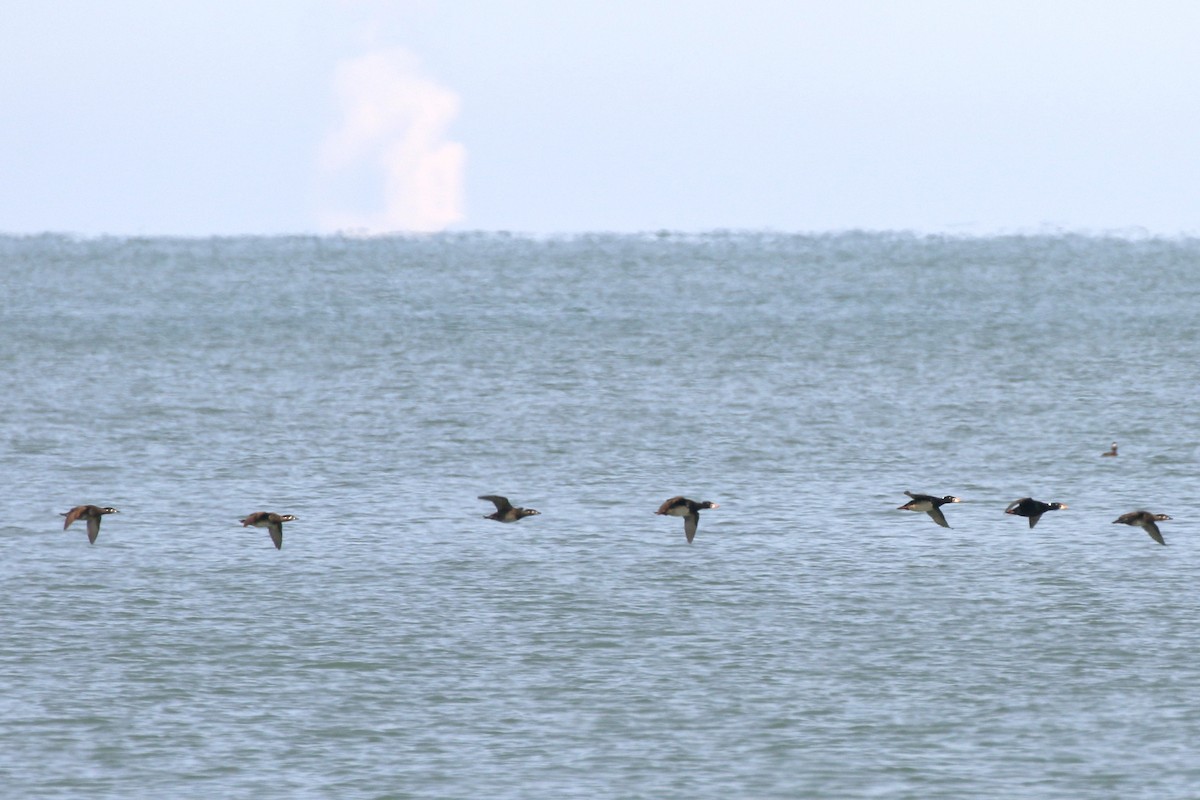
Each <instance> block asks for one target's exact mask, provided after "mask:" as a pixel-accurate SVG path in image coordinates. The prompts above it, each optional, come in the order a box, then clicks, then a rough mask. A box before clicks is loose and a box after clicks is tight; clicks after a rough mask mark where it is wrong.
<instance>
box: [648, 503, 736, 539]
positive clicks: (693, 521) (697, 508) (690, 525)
mask: <svg viewBox="0 0 1200 800" xmlns="http://www.w3.org/2000/svg"><path fill="white" fill-rule="evenodd" d="M720 507H721V506H720V505H718V504H717V503H714V502H712V501H711V500H704V501H703V502H699V503H697V502H696V501H695V500H688V499H687V498H686V497H682V496H680V497H672V498H671V499H670V500H667V501H666V502H665V503H663V504H662V505H661V506H659V507H658V511H655V512H654V513H655V514H664V515H666V516H669V517H683V533H684V535H685V536H687V540H688V543H689V544H690V543H691V541H692V539H695V538H696V527H697V526H698V525H699V524H700V512H701V511H703V510H704V509H706V508H720Z"/></svg>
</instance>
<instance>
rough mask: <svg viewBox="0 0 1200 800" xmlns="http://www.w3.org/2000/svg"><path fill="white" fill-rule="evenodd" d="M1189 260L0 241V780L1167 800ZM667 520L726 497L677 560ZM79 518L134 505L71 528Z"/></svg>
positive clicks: (1042, 253)
mask: <svg viewBox="0 0 1200 800" xmlns="http://www.w3.org/2000/svg"><path fill="white" fill-rule="evenodd" d="M1197 275H1200V242H1197V241H1195V240H1132V241H1131V240H1122V239H1108V238H1087V237H1077V236H1046V237H1008V238H993V239H946V238H918V237H911V236H895V235H873V234H845V235H837V236H824V237H804V236H769V235H734V234H712V235H707V236H678V235H667V234H663V235H658V236H646V237H628V236H625V237H622V236H594V237H577V238H569V239H551V240H535V239H522V238H518V237H506V236H490V235H489V236H482V235H480V236H472V235H462V236H446V237H432V238H412V239H401V238H397V239H375V240H342V239H308V238H297V239H222V240H212V241H206V240H166V239H149V240H145V239H97V240H82V241H81V240H72V239H66V238H58V237H37V238H0V276H2V280H3V285H2V287H0V288H2V289H3V297H2V298H0V388H2V390H3V391H2V393H0V410H2V412H3V413H2V414H0V474H2V475H3V477H4V492H3V496H2V498H0V504H2V507H3V518H2V519H0V585H2V591H0V688H2V691H0V795H4V796H11V797H21V798H51V797H53V798H58V797H62V798H67V797H89V798H129V797H180V798H186V797H196V798H199V797H205V798H207V797H231V798H232V797H256V798H263V797H289V798H293V797H314V798H315V797H339V798H385V797H391V798H457V797H462V798H484V797H486V798H514V799H515V798H606V797H611V798H689V799H691V798H730V797H756V798H768V797H778V798H785V797H786V798H793V797H845V798H851V797H861V798H866V797H872V798H876V797H887V798H922V799H923V800H924V799H925V798H963V797H996V798H1001V797H1004V798H1009V797H1018V796H1020V797H1061V798H1112V797H1121V798H1171V797H1177V798H1185V797H1194V796H1196V795H1197V793H1200V759H1197V757H1196V743H1197V742H1198V741H1200V659H1198V658H1197V654H1198V651H1200V629H1198V627H1197V623H1196V620H1197V619H1198V618H1200V588H1198V587H1200V537H1198V536H1197V527H1196V520H1197V519H1200V481H1198V480H1197V473H1198V466H1200V465H1198V461H1200V447H1198V445H1200V438H1198V433H1197V431H1200V413H1198V411H1197V397H1198V396H1200V393H1198V391H1197V389H1198V386H1197V384H1198V381H1197V378H1198V377H1200V376H1198V374H1197V373H1198V369H1200V367H1198V365H1200V313H1198V312H1200V281H1198V280H1197V279H1196V276H1197ZM1114 439H1115V440H1117V441H1118V442H1119V446H1120V456H1118V457H1117V458H1115V459H1112V458H1101V457H1100V455H1099V454H1100V453H1101V452H1102V451H1103V450H1105V449H1107V448H1108V445H1109V443H1110V442H1111V441H1112V440H1114ZM905 489H911V490H913V491H918V492H929V493H934V494H938V495H941V494H955V495H959V496H961V497H962V498H963V500H964V502H963V503H961V504H957V505H953V506H947V507H946V516H947V518H948V519H949V521H950V525H952V526H953V527H952V528H951V529H944V528H940V527H937V526H936V525H934V524H933V522H932V521H931V520H930V519H929V518H928V517H927V516H925V515H924V514H913V513H908V512H903V511H898V510H896V506H898V505H900V504H901V503H902V502H904V501H905V500H906V499H907V498H905V497H904V495H903V491H904V490H905ZM491 493H498V494H504V495H508V496H509V497H511V498H512V499H513V501H514V502H516V503H518V504H520V505H526V506H531V507H534V508H537V509H540V510H541V512H542V514H541V516H538V517H533V518H531V519H526V520H524V521H522V522H521V523H519V524H516V525H500V524H497V523H495V522H492V521H490V520H485V519H483V518H482V516H483V515H484V514H487V513H490V512H491V510H492V508H491V507H490V505H489V504H487V503H485V502H483V501H479V500H477V499H476V496H477V495H481V494H491ZM676 494H685V495H687V496H689V497H692V498H695V499H697V500H703V499H708V500H713V501H717V502H719V503H720V508H719V509H714V510H710V511H706V512H703V515H702V519H701V523H700V530H699V534H698V535H697V537H696V540H695V542H694V543H693V544H691V545H688V544H687V543H686V541H685V540H684V537H683V531H682V527H683V526H682V522H681V521H680V520H679V519H677V518H671V517H659V516H655V515H654V514H653V511H654V509H656V508H657V507H658V505H659V503H661V502H662V501H663V500H664V499H666V498H667V497H670V496H672V495H676ZM1024 495H1032V496H1034V497H1036V498H1038V499H1041V500H1045V501H1052V500H1057V501H1061V502H1064V503H1068V504H1069V506H1070V508H1069V509H1068V510H1065V511H1056V512H1051V513H1048V514H1046V516H1045V517H1044V518H1043V519H1042V521H1041V522H1040V523H1039V525H1038V526H1037V528H1035V529H1033V530H1030V529H1029V528H1028V526H1027V524H1026V522H1025V521H1024V520H1022V519H1019V518H1016V517H1012V516H1006V515H1005V514H1004V513H1003V509H1004V507H1005V506H1006V505H1007V504H1008V502H1009V501H1011V500H1013V499H1015V498H1018V497H1021V496H1024ZM81 503H95V504H99V505H113V506H116V507H117V508H119V509H120V510H121V513H120V514H119V515H115V516H109V517H106V518H105V520H104V523H103V526H102V529H101V534H100V537H99V539H98V540H97V542H96V544H95V545H89V544H88V542H87V537H86V534H85V532H84V531H83V530H82V529H81V528H82V526H81V525H80V524H76V526H74V527H72V528H71V529H70V530H69V531H67V532H65V533H64V532H63V531H62V524H61V523H62V519H61V518H60V517H59V516H58V515H59V513H60V512H63V511H66V510H67V509H68V508H70V507H71V506H74V505H77V504H81ZM1139 508H1148V509H1150V510H1152V511H1158V512H1162V513H1167V514H1170V515H1171V516H1172V517H1174V519H1173V520H1172V521H1170V522H1166V523H1164V524H1163V526H1162V527H1163V533H1164V536H1165V537H1166V540H1167V544H1168V546H1167V547H1161V546H1159V545H1157V544H1155V543H1154V542H1153V541H1151V540H1150V538H1149V537H1148V536H1146V535H1145V534H1144V533H1143V532H1142V531H1140V530H1138V529H1134V528H1128V527H1126V526H1121V525H1112V524H1110V523H1111V522H1112V520H1113V519H1115V518H1116V517H1117V515H1119V514H1121V513H1124V512H1126V511H1132V510H1135V509H1139ZM256 510H268V511H276V512H279V513H293V514H296V515H297V516H298V517H300V520H299V521H298V522H294V523H288V524H287V525H286V526H285V540H284V547H283V549H282V550H280V551H276V550H275V549H274V548H273V547H272V546H271V543H270V540H269V539H268V537H267V534H266V532H265V531H261V530H256V529H252V528H246V529H243V528H242V527H241V526H240V525H239V524H238V522H237V520H238V519H239V518H241V517H243V516H245V515H246V514H247V513H249V512H251V511H256Z"/></svg>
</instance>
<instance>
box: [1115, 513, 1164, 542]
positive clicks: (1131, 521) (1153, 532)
mask: <svg viewBox="0 0 1200 800" xmlns="http://www.w3.org/2000/svg"><path fill="white" fill-rule="evenodd" d="M1168 519H1170V517H1168V516H1167V515H1166V514H1151V513H1150V512H1149V511H1130V512H1129V513H1128V514H1122V515H1121V516H1119V517H1117V518H1116V519H1114V520H1113V525H1116V524H1117V523H1118V522H1119V523H1121V524H1122V525H1131V526H1133V527H1135V528H1141V529H1142V530H1144V531H1145V532H1146V533H1148V534H1150V538H1151V539H1153V540H1154V541H1156V542H1158V543H1159V544H1163V545H1165V544H1166V542H1165V541H1164V540H1163V536H1162V533H1161V532H1160V531H1159V530H1158V525H1156V524H1155V523H1157V522H1163V521H1165V520H1168Z"/></svg>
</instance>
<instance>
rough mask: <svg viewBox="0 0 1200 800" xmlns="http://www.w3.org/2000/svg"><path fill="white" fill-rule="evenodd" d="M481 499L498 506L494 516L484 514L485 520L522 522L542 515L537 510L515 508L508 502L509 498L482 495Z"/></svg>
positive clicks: (496, 495)
mask: <svg viewBox="0 0 1200 800" xmlns="http://www.w3.org/2000/svg"><path fill="white" fill-rule="evenodd" d="M479 499H480V500H487V501H488V502H490V503H493V504H494V505H495V506H496V512H495V513H494V514H484V515H483V518H484V519H494V520H496V521H497V522H520V521H521V520H523V519H525V517H536V516H537V515H538V514H541V513H542V512H540V511H538V510H537V509H536V508H521V507H520V506H516V507H514V506H513V504H512V503H510V502H508V498H507V497H501V496H500V495H498V494H481V495H480V496H479Z"/></svg>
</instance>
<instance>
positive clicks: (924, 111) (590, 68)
mask: <svg viewBox="0 0 1200 800" xmlns="http://www.w3.org/2000/svg"><path fill="white" fill-rule="evenodd" d="M1198 36H1200V3H1188V2H1182V1H1175V2H1162V1H1161V0H1142V1H1140V2H1124V1H1123V0H1087V2H1083V1H1081V0H1032V1H1030V0H970V1H968V0H954V1H951V0H886V1H885V0H878V1H877V2H869V1H868V0H823V1H822V2H816V1H815V0H791V2H782V1H778V2H777V1H776V0H741V2H728V1H727V0H686V1H684V0H680V1H679V2H676V1H675V0H663V1H662V2H654V0H637V2H632V1H631V0H607V1H605V0H492V1H491V2H486V1H485V0H391V1H390V2H389V1H388V0H170V1H169V2H163V1H162V0H105V2H103V3H100V2H92V1H91V0H39V1H38V2H21V1H20V0H3V24H0V233H9V234H32V233H42V232H59V233H70V234H76V235H84V236H95V235H135V236H150V235H180V236H209V235H237V234H312V233H318V234H323V233H338V232H342V233H350V234H382V233H392V232H426V231H442V230H449V231H509V232H515V233H528V234H534V235H542V234H567V233H580V232H599V231H615V232H637V231H659V230H670V231H680V232H700V231H708V230H753V231H779V232H822V231H842V230H851V229H863V230H911V231H916V232H924V233H940V232H946V233H963V234H991V233H1012V232H1047V231H1061V230H1069V231H1079V232H1085V233H1117V234H1128V233H1132V234H1145V233H1149V234H1154V235H1179V234H1186V235H1192V234H1196V233H1197V232H1200V47H1197V45H1196V42H1197V40H1198Z"/></svg>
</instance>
